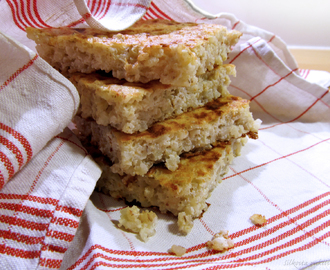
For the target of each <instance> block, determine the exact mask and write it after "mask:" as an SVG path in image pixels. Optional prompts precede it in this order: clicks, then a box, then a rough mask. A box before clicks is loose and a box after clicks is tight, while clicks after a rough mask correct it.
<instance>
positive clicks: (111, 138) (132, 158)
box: [74, 96, 260, 175]
mask: <svg viewBox="0 0 330 270" xmlns="http://www.w3.org/2000/svg"><path fill="white" fill-rule="evenodd" d="M74 122H75V124H76V127H77V132H76V133H77V135H78V136H79V137H80V139H81V141H88V142H91V143H92V144H94V145H96V146H97V147H98V148H99V149H100V150H101V152H102V153H103V154H104V155H107V156H108V157H109V158H110V159H111V161H112V162H113V163H114V165H113V166H112V168H111V170H112V171H113V172H115V173H119V174H124V173H125V174H130V175H144V174H146V173H147V172H148V170H149V169H150V168H151V167H152V166H153V164H154V163H157V162H165V166H166V167H167V168H168V169H169V170H171V171H174V170H176V169H177V168H178V164H179V161H180V157H179V155H180V154H182V153H184V152H189V151H192V150H193V149H196V148H197V149H198V148H210V147H211V145H212V144H213V143H215V142H216V141H218V140H222V141H224V140H230V139H232V138H239V137H241V136H242V135H248V136H249V137H251V138H257V132H258V128H259V124H260V123H259V122H258V120H256V121H255V120H254V119H253V116H252V113H251V112H250V111H249V101H248V100H245V99H242V98H240V97H235V96H227V97H221V98H218V99H216V100H214V101H211V102H208V103H207V104H206V105H205V106H203V107H200V108H197V109H194V110H192V111H189V112H186V113H182V114H180V115H178V116H177V117H175V118H173V119H167V120H164V121H162V122H158V123H155V124H154V125H152V126H151V127H150V128H149V129H148V130H146V131H143V132H139V133H134V134H125V133H123V132H120V131H118V130H116V129H114V128H111V127H110V126H101V125H98V124H97V123H96V122H95V121H93V120H85V119H83V118H81V117H79V116H76V117H75V118H74Z"/></svg>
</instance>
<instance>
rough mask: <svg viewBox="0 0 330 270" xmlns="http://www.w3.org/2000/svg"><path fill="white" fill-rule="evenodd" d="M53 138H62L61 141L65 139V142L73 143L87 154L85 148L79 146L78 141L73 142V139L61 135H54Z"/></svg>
mask: <svg viewBox="0 0 330 270" xmlns="http://www.w3.org/2000/svg"><path fill="white" fill-rule="evenodd" d="M55 138H58V139H61V140H63V141H66V142H69V143H72V144H73V145H75V146H77V147H78V148H80V149H81V150H83V151H84V152H85V154H86V155H87V154H88V152H87V150H86V149H85V148H84V147H83V146H81V145H80V144H78V143H76V142H74V141H72V140H69V139H68V138H65V137H62V136H55Z"/></svg>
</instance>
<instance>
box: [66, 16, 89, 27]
mask: <svg viewBox="0 0 330 270" xmlns="http://www.w3.org/2000/svg"><path fill="white" fill-rule="evenodd" d="M84 22H85V19H84V18H81V19H79V20H77V21H75V22H72V23H70V24H68V25H67V26H66V27H76V26H77V25H78V24H81V23H84Z"/></svg>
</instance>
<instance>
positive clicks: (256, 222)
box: [250, 214, 267, 226]
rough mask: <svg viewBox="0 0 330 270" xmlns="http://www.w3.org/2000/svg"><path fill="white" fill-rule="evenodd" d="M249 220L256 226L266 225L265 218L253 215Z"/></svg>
mask: <svg viewBox="0 0 330 270" xmlns="http://www.w3.org/2000/svg"><path fill="white" fill-rule="evenodd" d="M250 220H251V222H252V223H253V224H254V225H258V226H263V225H265V224H266V223H267V219H266V218H265V216H263V215H260V214H253V215H252V216H251V217H250Z"/></svg>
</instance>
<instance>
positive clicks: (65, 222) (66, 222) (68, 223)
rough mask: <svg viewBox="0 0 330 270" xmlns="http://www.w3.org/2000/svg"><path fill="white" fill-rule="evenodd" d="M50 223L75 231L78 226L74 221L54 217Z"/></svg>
mask: <svg viewBox="0 0 330 270" xmlns="http://www.w3.org/2000/svg"><path fill="white" fill-rule="evenodd" d="M52 223H54V224H58V225H61V226H65V227H70V228H75V229H77V228H78V226H79V222H77V221H76V220H73V219H69V218H62V217H54V218H53V219H52Z"/></svg>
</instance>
